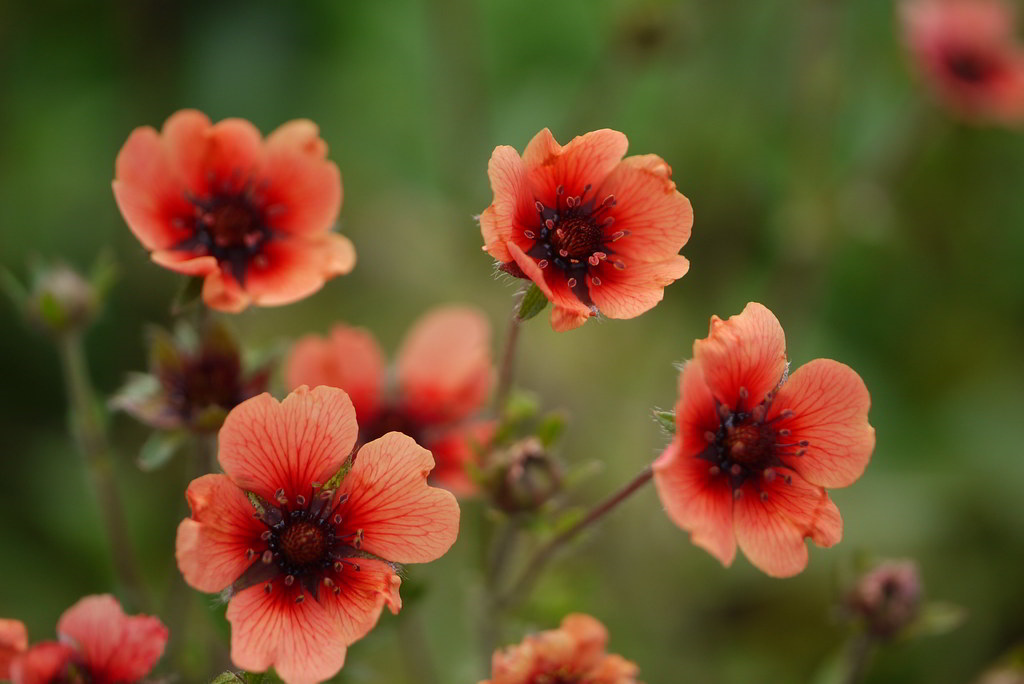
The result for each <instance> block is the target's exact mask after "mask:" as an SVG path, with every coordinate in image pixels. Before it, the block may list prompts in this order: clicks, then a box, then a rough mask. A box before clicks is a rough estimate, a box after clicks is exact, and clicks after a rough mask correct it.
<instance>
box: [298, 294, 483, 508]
mask: <svg viewBox="0 0 1024 684" xmlns="http://www.w3.org/2000/svg"><path fill="white" fill-rule="evenodd" d="M384 358H385V357H384V353H383V352H382V351H381V349H380V346H379V345H378V344H377V341H376V340H375V339H374V338H373V335H371V334H370V333H369V332H368V331H366V330H363V329H361V328H351V327H348V326H346V325H343V324H340V323H339V324H337V325H335V326H334V327H333V328H332V329H331V333H330V336H329V337H327V338H326V339H325V338H322V337H319V336H317V335H307V336H305V337H303V338H301V339H300V340H298V341H297V342H296V343H295V346H294V347H293V348H292V351H291V353H290V354H289V356H288V359H287V361H286V364H285V378H286V382H287V383H288V386H289V387H291V388H294V387H299V386H301V385H309V386H310V387H315V386H317V385H327V386H330V387H339V388H341V389H343V390H345V391H346V392H347V393H348V395H349V397H351V399H352V403H353V405H354V406H355V410H356V415H357V417H358V419H359V425H360V431H359V439H360V442H368V441H370V440H373V439H376V438H378V437H380V436H381V435H383V434H385V433H387V432H389V431H391V430H397V431H399V432H403V433H405V434H407V435H410V436H412V437H413V438H414V439H416V441H417V442H419V443H421V444H423V445H424V446H426V447H427V448H428V449H430V451H431V452H432V453H433V455H434V459H435V461H436V463H437V468H436V469H435V470H434V472H433V473H432V475H431V478H432V480H433V481H434V482H436V483H437V484H440V485H442V486H444V487H446V488H448V489H450V490H452V491H454V492H456V493H458V494H468V493H470V492H472V491H473V490H474V485H473V482H472V481H471V479H470V478H469V476H468V474H467V473H466V466H467V464H468V463H469V462H471V461H473V460H474V458H475V456H476V455H477V452H479V450H480V449H481V448H483V447H484V446H485V445H486V444H487V442H488V441H489V440H490V436H491V434H492V433H493V430H494V426H493V423H492V422H491V421H481V420H474V419H473V415H474V414H475V413H477V412H478V411H480V410H481V409H482V408H483V407H484V405H485V403H486V402H487V398H488V396H489V395H490V392H491V386H492V384H493V381H494V370H493V368H492V364H491V328H490V324H489V323H488V321H487V317H486V316H485V315H484V314H483V313H482V312H480V311H478V310H476V309H473V308H470V307H463V306H447V307H441V308H437V309H434V310H432V311H429V312H427V313H426V314H425V315H424V316H423V317H421V318H420V319H419V320H418V321H416V323H414V324H413V326H412V328H411V329H410V330H409V332H408V334H407V335H406V338H405V340H404V342H403V343H402V345H401V348H400V350H399V352H398V358H397V361H396V363H395V376H396V377H395V383H394V386H393V387H389V383H388V370H387V366H386V362H385V360H384Z"/></svg>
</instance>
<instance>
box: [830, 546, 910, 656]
mask: <svg viewBox="0 0 1024 684" xmlns="http://www.w3.org/2000/svg"><path fill="white" fill-rule="evenodd" d="M921 593H922V588H921V578H920V575H919V573H918V570H917V564H916V563H914V562H913V561H910V560H903V561H887V562H884V563H881V564H880V565H878V566H877V567H875V568H874V569H873V570H870V571H869V572H867V573H865V574H864V575H861V577H860V579H858V580H857V584H856V585H855V586H854V587H853V589H852V590H851V591H850V593H849V594H848V595H847V599H846V601H847V607H848V608H849V609H850V610H851V611H852V612H853V613H854V614H855V615H857V616H859V617H860V618H861V619H863V620H864V622H865V625H866V626H867V628H868V630H869V631H870V632H871V633H872V634H874V635H875V636H877V637H880V638H890V637H893V636H896V635H897V634H898V633H899V632H900V631H901V630H903V629H904V628H905V627H907V626H908V625H909V624H910V623H911V622H913V621H914V619H915V618H916V617H917V615H918V611H919V609H920V607H921Z"/></svg>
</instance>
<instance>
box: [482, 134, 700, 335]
mask: <svg viewBox="0 0 1024 684" xmlns="http://www.w3.org/2000/svg"><path fill="white" fill-rule="evenodd" d="M627 144H628V143H627V141H626V136H625V135H623V134H622V133H620V132H618V131H613V130H609V129H602V130H599V131H592V132H590V133H587V134H586V135H582V136H578V137H576V138H574V139H573V140H572V141H571V142H570V143H569V144H568V145H565V146H564V147H563V146H562V145H559V144H558V143H557V142H556V141H555V139H554V137H553V136H552V135H551V131H549V130H548V129H546V128H545V129H544V130H542V131H541V132H540V133H538V134H537V135H536V136H534V138H533V140H531V141H530V144H529V145H527V146H526V150H525V151H524V152H523V155H522V156H521V157H520V156H519V153H518V152H516V150H515V148H513V147H509V146H507V145H502V146H500V147H496V148H495V149H494V153H493V154H492V155H491V161H490V163H489V164H488V166H487V173H488V175H489V176H490V180H491V188H492V190H493V191H494V201H493V202H492V203H491V206H489V207H487V209H485V210H484V212H483V213H482V214H481V215H480V231H481V233H482V234H483V238H484V250H485V251H486V252H487V253H488V254H490V255H491V256H492V257H494V258H495V259H496V260H497V261H498V267H499V268H500V269H501V270H503V271H505V272H507V273H510V274H512V275H514V276H516V277H519V278H528V279H530V280H532V281H533V282H534V284H535V285H536V286H537V287H538V288H539V289H540V290H541V291H542V292H543V293H544V295H545V296H546V297H547V298H548V299H549V300H550V301H551V302H552V303H553V304H554V308H553V309H552V311H551V326H552V327H553V328H554V329H555V330H558V331H565V330H571V329H573V328H577V327H579V326H581V325H583V324H584V323H585V322H586V321H587V319H588V318H590V317H591V316H595V315H597V314H598V313H602V314H604V315H605V316H608V317H609V318H634V317H636V316H639V315H640V314H642V313H644V312H645V311H648V310H649V309H651V308H653V307H654V305H656V304H657V303H658V302H660V301H661V298H662V297H663V296H664V290H665V286H667V285H669V284H671V283H672V282H674V281H676V280H678V279H679V278H682V277H683V275H685V274H686V271H687V270H688V269H689V267H690V264H689V262H688V261H687V260H686V259H685V258H684V257H683V256H681V255H680V254H679V250H680V249H682V248H683V245H685V244H686V241H687V240H688V239H689V238H690V228H691V227H692V225H693V209H692V208H691V207H690V201H689V200H688V199H686V197H684V196H683V195H682V194H681V193H680V192H679V191H678V190H676V184H675V183H674V182H673V181H672V169H671V167H669V165H668V164H666V163H665V161H664V160H663V159H662V158H661V157H659V156H657V155H654V154H645V155H636V156H632V157H626V158H625V159H623V156H624V155H625V154H626V147H627Z"/></svg>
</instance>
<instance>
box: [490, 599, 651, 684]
mask: <svg viewBox="0 0 1024 684" xmlns="http://www.w3.org/2000/svg"><path fill="white" fill-rule="evenodd" d="M607 644H608V630H607V629H605V627H604V625H602V624H601V623H600V622H598V621H597V620H596V619H594V618H592V617H590V616H589V615H583V614H580V613H574V614H571V615H567V616H566V617H565V618H564V619H563V620H562V624H561V626H560V627H559V628H558V629H551V630H547V631H545V632H540V633H539V634H532V635H530V636H527V637H526V638H525V639H524V640H523V642H522V643H521V644H518V645H516V646H510V647H508V648H506V649H504V650H499V651H496V652H495V653H494V657H493V658H492V664H491V678H490V679H488V680H486V681H483V682H480V684H562V683H563V682H564V683H567V684H568V683H571V684H640V683H639V680H638V679H637V676H638V674H639V670H638V668H637V666H636V664H634V663H632V662H630V661H628V660H626V659H625V658H623V657H622V656H619V655H613V654H611V655H610V654H607V653H605V646H606V645H607Z"/></svg>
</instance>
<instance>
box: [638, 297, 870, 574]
mask: <svg viewBox="0 0 1024 684" xmlns="http://www.w3.org/2000/svg"><path fill="white" fill-rule="evenodd" d="M787 369H788V364H787V361H786V340H785V336H784V334H783V331H782V326H781V325H779V321H778V320H777V319H776V318H775V316H774V315H773V314H772V312H771V311H769V310H768V309H767V308H765V307H764V306H762V305H761V304H757V303H750V304H748V305H747V306H746V308H745V309H744V310H743V312H742V313H741V314H739V315H737V316H733V317H732V318H730V319H729V320H727V321H723V320H721V319H719V318H718V317H717V316H713V317H712V318H711V330H710V334H709V335H708V337H707V338H705V339H702V340H697V341H696V342H694V344H693V359H692V360H691V361H689V362H688V363H687V364H686V365H685V366H684V367H683V371H682V373H681V374H680V378H679V393H680V397H679V401H678V403H677V404H676V435H675V438H674V439H673V441H672V443H671V444H670V445H669V446H668V447H667V448H666V449H665V451H664V452H663V453H662V455H661V456H660V457H659V458H658V460H657V461H655V463H654V482H655V485H656V486H657V490H658V495H659V496H660V497H661V501H662V503H663V504H664V506H665V509H666V511H667V513H668V515H669V517H670V518H671V519H672V520H673V521H674V522H675V523H676V524H677V525H679V526H680V527H682V528H683V529H685V530H688V531H689V532H690V533H691V537H692V540H693V543H694V544H697V545H698V546H700V547H702V548H704V549H706V550H707V551H708V552H710V553H711V554H712V555H713V556H715V557H716V558H718V560H719V561H721V562H722V563H723V564H724V565H726V566H728V565H730V564H731V563H732V561H733V558H734V557H735V555H736V545H737V543H738V544H739V547H740V549H742V550H743V553H744V554H746V556H747V558H749V559H750V561H751V562H752V563H753V564H754V565H755V566H757V567H758V568H760V569H761V570H763V571H764V572H766V573H768V574H769V575H773V576H777V577H786V576H791V575H795V574H797V573H799V572H800V571H801V570H803V569H804V567H806V565H807V557H808V554H807V546H806V545H805V544H804V538H805V537H810V538H811V540H813V541H814V542H815V543H816V544H818V545H819V546H832V545H833V544H836V543H838V542H839V540H840V538H841V537H842V531H843V522H842V518H841V517H840V516H839V509H838V508H836V506H835V504H834V503H833V502H832V500H831V499H830V498H829V496H828V493H827V492H826V491H825V488H826V487H829V488H835V487H845V486H847V485H850V484H852V483H853V482H854V481H855V480H857V478H859V477H860V476H861V473H863V472H864V468H865V467H866V466H867V464H868V461H869V460H870V458H871V452H872V450H873V449H874V445H875V431H874V428H872V427H871V425H869V424H868V408H869V407H870V404H871V398H870V396H869V394H868V391H867V388H866V387H865V386H864V383H863V381H862V380H861V379H860V376H858V375H857V373H855V372H854V371H853V370H852V369H850V368H849V367H848V366H845V365H843V364H841V363H838V362H836V361H832V360H830V359H815V360H814V361H811V362H810V363H808V364H806V365H804V366H801V367H800V368H799V369H797V370H796V371H795V372H794V373H793V374H792V375H789V376H788V379H787Z"/></svg>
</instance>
